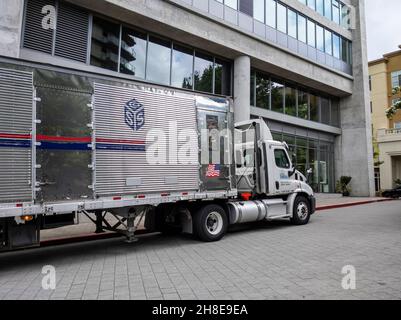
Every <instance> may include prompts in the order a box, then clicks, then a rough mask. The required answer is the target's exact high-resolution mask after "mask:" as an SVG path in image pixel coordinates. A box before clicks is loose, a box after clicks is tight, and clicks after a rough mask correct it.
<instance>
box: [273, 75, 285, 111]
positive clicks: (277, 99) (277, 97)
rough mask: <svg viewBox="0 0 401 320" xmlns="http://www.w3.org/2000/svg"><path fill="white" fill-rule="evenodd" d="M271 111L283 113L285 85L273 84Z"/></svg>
mask: <svg viewBox="0 0 401 320" xmlns="http://www.w3.org/2000/svg"><path fill="white" fill-rule="evenodd" d="M271 101H272V102H271V103H272V105H271V109H272V111H276V112H281V113H282V112H283V105H284V85H283V84H281V83H278V82H273V81H272V83H271Z"/></svg>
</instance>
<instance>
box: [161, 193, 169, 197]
mask: <svg viewBox="0 0 401 320" xmlns="http://www.w3.org/2000/svg"><path fill="white" fill-rule="evenodd" d="M169 195H170V193H162V194H161V196H162V197H168V196H169Z"/></svg>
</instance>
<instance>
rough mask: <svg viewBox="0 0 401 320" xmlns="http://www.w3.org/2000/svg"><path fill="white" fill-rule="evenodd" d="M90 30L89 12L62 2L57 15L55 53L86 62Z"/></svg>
mask: <svg viewBox="0 0 401 320" xmlns="http://www.w3.org/2000/svg"><path fill="white" fill-rule="evenodd" d="M88 30H89V14H88V12H86V11H84V10H83V9H80V8H77V7H75V6H72V5H69V4H66V3H64V2H60V4H59V8H58V16H57V32H56V47H55V55H56V56H59V57H63V58H68V59H72V60H76V61H79V62H86V57H87V48H88Z"/></svg>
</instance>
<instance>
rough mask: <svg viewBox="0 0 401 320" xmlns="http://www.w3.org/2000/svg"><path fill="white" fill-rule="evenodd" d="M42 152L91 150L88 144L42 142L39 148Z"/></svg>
mask: <svg viewBox="0 0 401 320" xmlns="http://www.w3.org/2000/svg"><path fill="white" fill-rule="evenodd" d="M37 148H38V149H41V150H77V151H82V150H84V151H88V150H91V148H90V147H89V145H88V144H87V143H63V142H49V141H42V142H41V143H40V146H38V147H37Z"/></svg>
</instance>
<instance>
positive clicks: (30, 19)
mask: <svg viewBox="0 0 401 320" xmlns="http://www.w3.org/2000/svg"><path fill="white" fill-rule="evenodd" d="M55 4H56V2H55V0H27V1H26V7H25V21H24V22H25V28H24V34H23V36H24V43H23V46H24V48H28V49H33V50H37V51H41V52H45V53H49V54H51V53H52V51H53V34H54V30H53V29H51V28H49V29H45V28H43V25H42V21H43V19H44V18H45V14H43V13H42V9H43V8H44V7H45V6H47V5H51V6H53V7H55ZM45 12H47V11H45Z"/></svg>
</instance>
